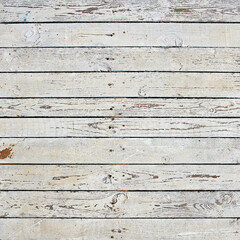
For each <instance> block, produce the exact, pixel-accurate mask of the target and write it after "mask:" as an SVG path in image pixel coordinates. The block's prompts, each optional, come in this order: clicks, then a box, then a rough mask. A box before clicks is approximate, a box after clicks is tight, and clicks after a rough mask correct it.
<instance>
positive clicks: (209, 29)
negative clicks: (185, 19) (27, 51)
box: [0, 23, 240, 47]
mask: <svg viewBox="0 0 240 240" xmlns="http://www.w3.org/2000/svg"><path fill="white" fill-rule="evenodd" d="M0 32H1V38H0V47H69V46H75V47H76V46H78V47H81V46H97V47H99V46H164V47H169V46H179V47H181V46H184V47H240V42H239V38H240V25H238V24H227V25H226V24H186V23H69V24H66V23H65V24H63V23H62V24H27V25H26V24H10V25H9V24H2V25H0Z"/></svg>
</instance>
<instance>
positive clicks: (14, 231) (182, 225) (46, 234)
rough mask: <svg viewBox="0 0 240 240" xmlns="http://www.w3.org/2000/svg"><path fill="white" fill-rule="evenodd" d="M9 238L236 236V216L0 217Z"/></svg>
mask: <svg viewBox="0 0 240 240" xmlns="http://www.w3.org/2000/svg"><path fill="white" fill-rule="evenodd" d="M0 226H1V231H0V238H1V239H10V238H11V240H19V239H21V240H29V239H32V240H46V239H51V240H59V239H62V240H67V239H86V240H92V239H95V238H96V239H101V240H109V239H118V240H119V239H125V240H132V239H138V240H146V239H152V240H159V239H169V240H190V239H194V240H202V239H211V240H218V239H221V240H227V239H231V240H239V227H240V223H239V220H238V219H211V220H210V219H164V220H162V219H105V220H104V219H101V220H99V219H17V220H16V219H0Z"/></svg>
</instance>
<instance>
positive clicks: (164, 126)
mask: <svg viewBox="0 0 240 240" xmlns="http://www.w3.org/2000/svg"><path fill="white" fill-rule="evenodd" d="M239 136H240V123H239V119H238V118H235V119H231V118H230V119H229V118H226V119H225V118H217V119H216V118H140V119H137V121H136V119H135V118H124V117H123V118H1V119H0V137H239Z"/></svg>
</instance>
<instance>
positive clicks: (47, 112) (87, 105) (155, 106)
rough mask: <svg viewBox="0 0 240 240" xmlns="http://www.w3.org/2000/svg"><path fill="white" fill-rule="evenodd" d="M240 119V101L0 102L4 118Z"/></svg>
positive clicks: (105, 100) (1, 100)
mask: <svg viewBox="0 0 240 240" xmlns="http://www.w3.org/2000/svg"><path fill="white" fill-rule="evenodd" d="M4 116H5V117H6V116H9V117H16V116H32V117H34V116H38V117H39V116H59V117H64V116H68V117H70V116H78V117H91V116H92V117H94V116H100V117H114V116H123V117H166V116H167V117H169V116H170V117H240V99H165V98H163V99H155V98H154V99H149V98H145V99H144V98H139V99H135V98H134V99H131V98H104V99H103V98H82V99H75V98H71V99H69V98H68V99H59V98H58V99H54V98H50V99H0V117H4Z"/></svg>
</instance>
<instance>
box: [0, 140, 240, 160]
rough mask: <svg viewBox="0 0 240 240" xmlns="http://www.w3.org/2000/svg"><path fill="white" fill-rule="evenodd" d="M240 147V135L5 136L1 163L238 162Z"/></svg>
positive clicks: (0, 155)
mask: <svg viewBox="0 0 240 240" xmlns="http://www.w3.org/2000/svg"><path fill="white" fill-rule="evenodd" d="M239 146H240V140H239V139H238V138H233V139H231V138H230V139H227V138H225V139H221V138H212V139H208V138H203V139H197V138H196V139H195V138H193V139H188V138H185V139H184V138H175V139H174V138H160V139H158V138H142V139H141V138H111V139H104V138H85V139H78V138H72V139H71V138H69V139H64V138H63V139H61V138H55V139H54V138H26V139H19V138H15V139H14V138H11V139H7V138H1V139H0V164H2V163H3V164H4V163H9V164H11V163H13V164H15V163H25V164H28V163H33V164H34V163H36V164H38V163H40V164H41V163H42V164H43V163H45V164H57V163H60V164H68V163H70V164H71V163H79V164H88V163H89V164H101V163H102V164H117V163H119V164H154V163H155V164H174V163H177V164H184V163H185V164H191V163H195V164H196V163H198V164H199V163H202V164H205V163H209V164H218V163H224V164H236V163H240V157H239V156H240V148H239Z"/></svg>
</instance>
